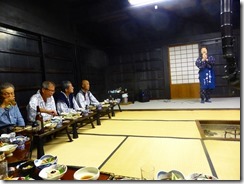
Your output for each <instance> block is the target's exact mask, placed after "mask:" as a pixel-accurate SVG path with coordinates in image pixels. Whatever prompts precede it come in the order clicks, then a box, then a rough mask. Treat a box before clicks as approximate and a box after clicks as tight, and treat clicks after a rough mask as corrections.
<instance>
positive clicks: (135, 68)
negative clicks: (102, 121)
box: [107, 30, 240, 100]
mask: <svg viewBox="0 0 244 184" xmlns="http://www.w3.org/2000/svg"><path fill="white" fill-rule="evenodd" d="M234 38H235V42H234V48H235V51H234V52H235V55H236V60H237V63H238V64H239V62H240V42H239V40H240V33H239V30H235V31H234ZM195 43H198V44H199V45H205V46H207V47H208V51H209V54H210V55H213V56H214V57H215V58H216V65H215V72H216V88H215V90H214V91H213V94H212V96H213V97H232V96H240V91H239V90H238V89H236V88H233V87H232V86H231V85H230V83H229V82H228V80H226V79H224V76H225V75H226V73H225V68H224V66H225V65H226V60H225V59H224V58H223V53H222V42H221V34H220V33H212V34H202V35H198V36H192V37H181V38H177V37H176V38H175V39H172V40H171V41H170V42H167V43H164V42H163V41H162V42H161V43H151V44H150V47H145V46H144V47H142V46H138V47H137V48H134V49H131V47H130V49H126V48H125V49H124V50H123V51H120V50H114V51H113V52H109V63H110V66H109V68H110V69H109V70H110V71H111V72H110V74H109V75H108V76H107V77H108V78H107V81H108V83H109V84H110V86H112V87H113V88H118V87H122V88H127V89H128V91H129V93H130V95H129V99H130V100H133V99H135V100H137V99H138V93H139V92H140V91H141V90H149V92H150V98H151V99H162V98H164V99H170V98H171V96H170V74H169V62H168V57H169V56H168V46H172V45H173V46H174V45H184V44H195ZM196 59H197V58H196Z"/></svg>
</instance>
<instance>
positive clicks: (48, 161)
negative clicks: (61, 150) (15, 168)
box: [34, 155, 58, 169]
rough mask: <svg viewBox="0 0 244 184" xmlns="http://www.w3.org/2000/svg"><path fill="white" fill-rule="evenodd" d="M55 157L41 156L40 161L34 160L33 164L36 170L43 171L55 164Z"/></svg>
mask: <svg viewBox="0 0 244 184" xmlns="http://www.w3.org/2000/svg"><path fill="white" fill-rule="evenodd" d="M57 162H58V158H57V156H52V155H43V156H42V157H41V158H40V159H36V160H34V164H35V166H36V167H37V168H38V169H43V168H45V167H49V166H51V165H54V164H57Z"/></svg>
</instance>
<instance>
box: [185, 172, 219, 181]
mask: <svg viewBox="0 0 244 184" xmlns="http://www.w3.org/2000/svg"><path fill="white" fill-rule="evenodd" d="M185 179H186V180H218V178H216V177H215V176H211V175H207V174H202V173H192V174H190V175H189V176H187V177H185Z"/></svg>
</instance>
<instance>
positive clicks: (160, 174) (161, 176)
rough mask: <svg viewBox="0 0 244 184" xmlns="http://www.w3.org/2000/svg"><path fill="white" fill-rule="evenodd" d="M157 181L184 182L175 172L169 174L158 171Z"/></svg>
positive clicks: (179, 173) (182, 176)
mask: <svg viewBox="0 0 244 184" xmlns="http://www.w3.org/2000/svg"><path fill="white" fill-rule="evenodd" d="M156 179H157V180H185V177H184V175H183V174H182V173H181V172H180V171H177V170H172V171H169V172H165V171H159V172H158V173H157V175H156Z"/></svg>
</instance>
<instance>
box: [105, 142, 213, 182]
mask: <svg viewBox="0 0 244 184" xmlns="http://www.w3.org/2000/svg"><path fill="white" fill-rule="evenodd" d="M145 163H151V164H153V165H154V166H155V170H156V171H158V170H164V171H170V170H179V171H181V172H182V173H183V174H184V175H189V174H191V173H193V172H200V173H205V174H212V173H211V169H210V167H209V164H208V160H207V158H206V156H205V153H204V150H203V147H202V144H201V141H200V140H192V139H171V138H142V137H129V138H128V139H127V140H126V141H125V142H124V143H123V144H122V146H121V147H120V149H118V150H117V151H116V152H115V153H114V155H113V156H112V157H111V158H110V159H109V160H108V161H107V163H106V164H105V165H104V166H103V167H102V168H101V170H102V171H107V172H113V173H115V174H117V175H124V176H132V177H138V178H140V166H141V165H143V164H145Z"/></svg>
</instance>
